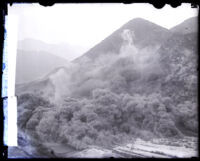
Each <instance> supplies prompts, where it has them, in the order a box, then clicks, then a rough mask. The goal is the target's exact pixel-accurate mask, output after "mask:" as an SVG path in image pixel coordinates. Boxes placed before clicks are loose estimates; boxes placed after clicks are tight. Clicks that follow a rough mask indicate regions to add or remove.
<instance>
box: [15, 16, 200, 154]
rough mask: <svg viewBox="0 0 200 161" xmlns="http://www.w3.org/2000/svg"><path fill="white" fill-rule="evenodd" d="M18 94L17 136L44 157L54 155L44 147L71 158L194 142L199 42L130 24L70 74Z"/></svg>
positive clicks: (59, 73) (63, 71)
mask: <svg viewBox="0 0 200 161" xmlns="http://www.w3.org/2000/svg"><path fill="white" fill-rule="evenodd" d="M183 25H184V22H183ZM16 93H17V96H18V110H19V115H18V120H19V121H18V126H19V127H20V131H22V132H23V133H25V134H26V135H30V136H31V138H32V141H31V145H33V146H35V145H37V146H38V147H39V148H37V149H38V153H40V154H41V152H43V155H45V154H49V153H50V152H49V151H48V150H49V149H48V148H47V147H46V148H44V144H41V143H40V142H43V143H47V142H49V141H51V142H52V144H54V143H55V144H60V145H61V144H64V145H66V146H70V147H71V148H74V149H75V150H74V151H76V150H78V151H79V150H83V149H85V148H88V147H90V146H93V145H95V146H100V147H105V148H113V147H114V146H115V145H120V149H121V150H123V151H124V150H126V149H127V148H126V147H124V148H121V147H123V146H122V145H124V144H126V143H127V142H128V143H129V142H134V140H135V139H136V138H140V139H142V140H145V141H149V140H151V141H152V140H154V139H160V140H163V139H169V140H170V141H171V142H173V141H172V140H174V139H175V140H176V139H177V138H179V139H181V140H184V139H185V136H190V137H191V138H192V139H193V138H196V137H197V135H198V130H197V129H198V119H197V118H198V112H197V37H196V34H195V32H192V33H187V32H186V33H185V34H178V33H174V32H171V31H169V30H167V29H164V28H163V27H160V26H158V25H155V24H153V23H151V22H149V21H146V20H143V19H133V20H131V21H130V22H128V23H127V24H125V25H124V26H122V27H121V28H119V29H118V30H117V31H115V32H114V33H113V34H111V35H110V36H109V37H107V38H106V39H105V40H103V41H102V42H100V43H99V44H97V45H96V46H94V47H93V48H92V49H91V50H89V51H88V52H86V53H85V54H84V55H83V56H81V57H79V58H78V59H76V60H74V61H72V62H71V63H70V64H69V65H68V66H65V67H60V68H56V69H54V70H52V71H51V72H49V73H48V74H47V75H46V76H45V77H43V78H41V79H39V80H36V81H34V82H31V83H27V84H21V85H17V91H16ZM22 109H23V110H22ZM186 140H187V137H186ZM167 142H168V141H167ZM180 142H181V141H180ZM189 142H190V141H189ZM159 144H160V145H162V144H163V143H162V142H159ZM136 145H137V144H136ZM146 145H147V144H146ZM147 146H148V145H147ZM181 146H182V145H180V147H181ZM192 146H193V147H192V148H193V149H195V148H196V147H195V146H197V145H196V144H194V145H192ZM144 147H145V145H144V146H143V148H144ZM163 147H165V146H163ZM136 148H137V147H136ZM144 149H145V148H144ZM153 149H154V150H155V147H154V148H153ZM174 149H176V150H175V151H171V150H170V153H173V155H174V154H175V153H176V152H177V153H178V150H177V149H178V148H174ZM179 149H180V148H179ZM118 150H119V149H118ZM187 150H188V149H186V151H185V152H184V153H185V154H184V155H182V154H181V156H187V152H188V154H189V152H190V150H188V151H187ZM133 151H140V150H139V149H134V150H133ZM156 151H157V152H158V150H156ZM195 151H196V150H195ZM126 152H127V151H126ZM140 153H141V151H140ZM161 153H162V154H164V153H163V152H160V151H159V154H158V155H157V156H159V155H160V154H161ZM192 153H193V151H192ZM146 154H149V152H146ZM194 154H196V153H194ZM49 155H50V154H49ZM149 155H152V154H149ZM149 155H148V156H149ZM50 156H51V155H50Z"/></svg>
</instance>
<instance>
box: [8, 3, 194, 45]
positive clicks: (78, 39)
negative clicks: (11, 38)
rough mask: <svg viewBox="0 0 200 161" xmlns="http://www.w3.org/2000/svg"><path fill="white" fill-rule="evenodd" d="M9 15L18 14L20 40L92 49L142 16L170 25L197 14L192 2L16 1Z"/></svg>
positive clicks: (160, 23) (9, 10)
mask: <svg viewBox="0 0 200 161" xmlns="http://www.w3.org/2000/svg"><path fill="white" fill-rule="evenodd" d="M8 13H9V14H17V15H18V16H19V17H18V19H19V33H18V39H19V40H22V39H25V38H33V39H38V40H42V41H45V42H48V43H69V44H71V45H78V46H82V47H84V48H87V49H89V48H91V47H93V46H94V45H95V44H97V43H99V42H100V41H101V40H103V39H104V38H105V37H107V36H109V35H110V34H111V33H112V32H113V31H115V30H116V29H118V28H120V27H121V26H122V25H123V24H125V23H126V22H128V21H129V20H131V19H133V18H136V17H141V18H144V19H147V20H149V21H152V22H154V23H156V24H159V25H161V26H163V27H166V28H171V27H173V26H175V25H177V24H179V23H181V22H182V21H184V20H185V19H187V18H190V17H193V16H197V15H198V11H197V9H194V8H191V5H190V4H182V5H181V6H179V7H178V8H172V7H171V6H170V5H165V7H164V8H162V9H156V8H154V7H153V5H151V4H120V3H118V4H56V5H53V6H51V7H43V6H40V5H39V4H13V5H12V6H11V7H10V6H8Z"/></svg>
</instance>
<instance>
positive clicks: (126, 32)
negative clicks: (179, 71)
mask: <svg viewBox="0 0 200 161" xmlns="http://www.w3.org/2000/svg"><path fill="white" fill-rule="evenodd" d="M170 35H171V33H170V31H169V30H167V29H165V28H163V27H161V26H159V25H156V24H154V23H152V22H150V21H147V20H144V19H142V18H136V19H133V20H131V21H129V22H128V23H126V24H125V25H123V26H122V27H120V28H119V29H118V30H116V31H115V32H114V33H113V34H111V35H110V36H108V37H107V38H105V39H104V40H103V41H102V42H100V43H99V44H97V45H96V46H94V47H93V48H91V49H90V50H89V51H88V52H86V53H85V54H84V55H83V56H81V57H79V58H77V59H75V60H74V62H78V63H80V61H81V59H83V57H84V59H85V57H86V58H87V59H91V61H93V60H96V59H97V58H98V57H100V56H105V55H107V54H115V55H117V54H119V52H120V49H121V46H122V45H124V43H127V42H128V41H131V43H132V44H133V45H134V46H135V47H136V48H139V49H141V48H144V47H145V48H146V47H149V46H150V47H151V48H157V47H159V46H160V44H162V42H163V41H165V40H166V39H167V38H168V37H169V36H170ZM79 60H80V61H79Z"/></svg>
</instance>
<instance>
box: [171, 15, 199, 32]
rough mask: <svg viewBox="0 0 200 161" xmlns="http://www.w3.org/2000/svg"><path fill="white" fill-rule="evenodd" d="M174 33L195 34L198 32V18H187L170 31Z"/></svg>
mask: <svg viewBox="0 0 200 161" xmlns="http://www.w3.org/2000/svg"><path fill="white" fill-rule="evenodd" d="M170 30H171V31H172V32H174V33H179V34H188V33H193V32H195V33H197V32H198V17H192V18H189V19H187V20H185V21H183V22H182V23H180V24H179V25H177V26H175V27H173V28H171V29H170Z"/></svg>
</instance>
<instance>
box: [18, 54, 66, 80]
mask: <svg viewBox="0 0 200 161" xmlns="http://www.w3.org/2000/svg"><path fill="white" fill-rule="evenodd" d="M67 64H68V61H67V60H66V59H64V58H61V57H58V56H55V55H52V54H51V53H47V52H42V51H23V50H18V51H17V62H16V84H19V83H25V82H30V81H33V80H37V79H38V78H40V77H43V76H44V75H46V74H47V73H49V72H50V71H51V70H53V69H54V68H57V67H60V66H64V65H67Z"/></svg>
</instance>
